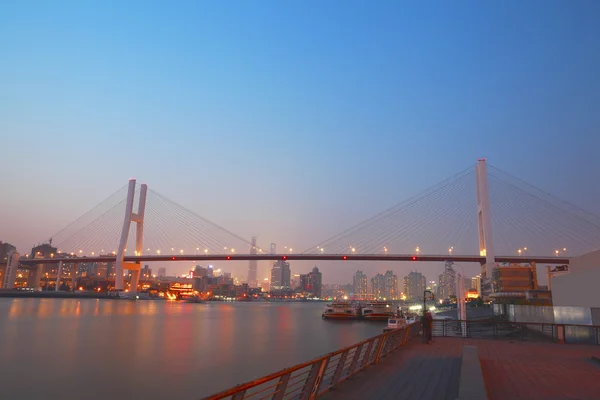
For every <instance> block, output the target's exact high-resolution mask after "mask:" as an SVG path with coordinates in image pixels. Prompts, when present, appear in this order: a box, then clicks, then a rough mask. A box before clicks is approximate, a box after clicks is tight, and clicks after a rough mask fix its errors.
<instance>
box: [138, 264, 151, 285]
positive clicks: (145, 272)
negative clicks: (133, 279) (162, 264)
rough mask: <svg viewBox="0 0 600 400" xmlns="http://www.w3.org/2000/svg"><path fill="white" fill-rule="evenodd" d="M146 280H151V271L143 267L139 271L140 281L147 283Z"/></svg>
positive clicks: (145, 266)
mask: <svg viewBox="0 0 600 400" xmlns="http://www.w3.org/2000/svg"><path fill="white" fill-rule="evenodd" d="M148 279H152V269H151V268H150V267H149V266H148V265H144V268H142V270H141V271H140V280H144V281H147V280H148Z"/></svg>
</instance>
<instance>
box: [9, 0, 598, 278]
mask: <svg viewBox="0 0 600 400" xmlns="http://www.w3.org/2000/svg"><path fill="white" fill-rule="evenodd" d="M598 20H600V4H599V3H598V2H595V1H577V2H566V1H528V2H518V1H506V2H496V3H490V2H475V1H459V2H452V3H450V2H429V3H427V4H413V3H410V2H400V1H390V2H386V1H378V2H374V3H367V2H360V1H329V2H316V1H302V2H300V1H284V2H281V1H272V2H270V1H255V2H242V1H230V2H217V1H202V2H197V1H190V2H185V1H179V2H175V3H172V4H170V3H167V2H159V1H154V2H150V1H139V2H135V1H126V2H117V1H114V2H110V1H102V2H92V1H89V2H78V1H73V2H59V1H56V2H43V3H41V2H25V1H18V2H17V1H15V2H9V1H4V2H2V5H0V48H1V49H2V51H1V53H0V88H1V90H0V138H1V143H2V156H1V157H2V168H1V171H2V173H1V174H0V187H2V196H1V197H0V240H3V241H8V242H11V243H14V244H16V245H17V246H18V247H19V248H24V250H27V247H29V246H31V245H32V244H34V243H36V242H38V241H41V240H43V239H44V238H46V237H47V236H49V235H51V234H53V233H55V232H57V231H59V230H60V229H61V228H62V227H63V226H65V225H66V224H67V223H68V222H70V221H72V220H74V219H75V218H77V217H78V216H79V215H81V214H83V213H84V212H86V211H87V210H88V209H90V208H91V207H93V206H94V205H95V204H97V203H99V202H100V201H102V200H103V199H104V198H105V197H106V196H108V195H109V194H110V193H112V192H114V191H115V190H116V189H117V188H119V187H121V186H122V185H123V184H125V183H126V182H127V179H128V178H130V177H132V176H135V177H137V178H138V179H139V180H141V181H144V182H147V183H148V184H149V185H150V186H151V187H152V188H153V189H154V190H156V191H158V192H160V193H163V194H166V195H168V196H169V197H170V198H172V199H173V200H175V201H177V202H179V203H181V204H182V205H184V206H186V207H188V208H190V209H193V210H194V211H196V212H198V213H199V214H201V215H202V216H204V217H206V218H208V219H210V220H213V221H215V222H217V223H219V224H220V225H223V226H226V227H227V228H228V229H230V230H232V231H234V232H236V233H238V234H240V235H242V236H246V237H249V236H250V235H251V234H260V235H261V236H260V238H261V239H259V242H260V241H262V243H260V244H261V245H262V246H267V245H268V242H270V241H273V242H277V243H278V245H280V246H283V245H289V246H294V247H297V248H307V247H309V246H311V245H313V244H315V242H316V241H319V240H321V239H326V238H327V237H329V236H331V235H332V234H334V233H336V232H338V231H340V230H343V229H344V228H346V227H348V226H350V225H353V224H354V223H356V222H359V221H361V220H363V219H365V218H367V217H369V216H370V215H372V214H374V213H376V212H378V211H380V210H382V209H384V208H387V207H388V206H390V205H392V204H395V203H397V202H399V201H401V200H403V199H405V198H407V197H409V196H411V195H414V194H416V193H418V192H420V191H421V190H423V189H425V188H427V187H429V186H431V185H433V184H435V183H436V182H438V181H440V180H442V179H444V178H446V177H448V176H449V175H452V174H453V173H454V172H458V171H460V170H462V169H464V168H466V167H468V166H470V165H473V164H474V163H475V162H476V160H477V158H480V157H486V158H487V159H488V160H489V161H490V163H492V164H493V165H495V166H497V167H499V168H501V169H503V170H505V171H507V172H510V173H512V174H514V175H517V176H519V177H521V178H522V179H524V180H525V181H528V182H530V183H532V184H534V185H536V186H538V187H540V188H542V189H544V190H547V191H549V192H551V193H553V194H555V195H558V196H559V197H562V198H565V199H567V200H569V201H571V202H573V203H575V204H577V205H580V206H582V207H584V208H586V209H588V210H590V211H593V212H595V213H597V214H600V206H599V204H600V185H598V184H597V182H599V181H600V179H599V178H600V167H599V166H598V161H597V159H598V157H597V149H598V148H599V145H600V133H599V127H600V76H599V73H598V71H600V40H599V39H598V38H600V24H598ZM22 251H23V250H22ZM23 252H25V251H23ZM177 268H180V269H185V268H187V267H183V266H181V267H177ZM236 268H238V267H236ZM245 268H246V266H245V265H242V266H239V270H240V271H243V270H245ZM265 268H266V267H265ZM308 268H309V267H308V266H307V267H306V269H307V270H308ZM383 268H384V267H383V266H374V267H372V272H375V271H376V270H378V269H383ZM402 268H404V267H402ZM402 268H400V269H398V273H399V275H403V274H404V273H406V271H408V269H406V268H405V269H402ZM322 269H323V270H324V271H323V272H324V274H325V280H326V281H327V280H330V281H332V280H336V279H337V280H340V281H346V280H349V279H350V276H351V274H352V272H353V271H350V270H349V269H348V268H347V267H343V266H339V265H332V266H326V268H325V267H324V268H322ZM423 269H424V270H425V272H426V274H428V275H433V274H434V273H435V271H437V269H439V266H427V267H423ZM334 278H335V279H334ZM428 278H429V276H428Z"/></svg>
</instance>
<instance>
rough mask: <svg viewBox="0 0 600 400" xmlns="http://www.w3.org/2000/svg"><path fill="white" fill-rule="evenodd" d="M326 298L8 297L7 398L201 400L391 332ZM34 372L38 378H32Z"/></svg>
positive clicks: (1, 358)
mask: <svg viewBox="0 0 600 400" xmlns="http://www.w3.org/2000/svg"><path fill="white" fill-rule="evenodd" d="M322 309H323V303H258V302H251V303H206V304H185V303H177V302H168V301H138V302H134V301H117V300H92V299H89V300H88V299H81V300H80V299H0V337H1V338H2V339H3V340H2V341H0V377H2V379H0V381H1V382H2V383H0V386H1V388H0V390H1V391H2V393H3V395H6V396H7V398H41V397H48V398H61V399H80V398H86V399H96V398H98V399H107V398H108V399H121V398H123V399H125V398H127V399H131V398H146V399H155V398H156V399H165V398H168V399H198V398H201V397H202V396H205V395H208V394H211V393H213V392H216V391H219V390H222V389H226V388H228V387H230V386H233V385H236V384H239V383H242V382H245V381H248V380H251V379H255V378H258V377H260V376H263V375H266V374H268V373H272V372H275V371H278V370H280V369H282V368H285V367H289V366H292V365H294V364H297V363H300V362H303V361H308V360H310V359H311V358H314V357H317V356H320V355H323V354H325V353H328V352H331V351H334V350H337V349H340V348H342V347H345V346H348V345H351V344H354V343H356V342H359V341H361V340H363V339H365V338H367V337H371V336H374V335H377V334H379V333H381V332H382V328H383V327H384V325H385V324H384V325H382V324H380V323H369V322H337V323H336V322H330V321H323V320H321V312H322ZM30 377H35V379H30Z"/></svg>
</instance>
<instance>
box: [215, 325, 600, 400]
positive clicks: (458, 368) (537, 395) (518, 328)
mask: <svg viewBox="0 0 600 400" xmlns="http://www.w3.org/2000/svg"><path fill="white" fill-rule="evenodd" d="M457 323H459V325H460V326H462V327H464V328H465V333H464V334H462V333H461V334H460V335H457V334H456V332H455V330H454V329H449V326H455V325H456V324H457ZM419 331H420V323H418V322H417V323H414V324H411V325H408V326H407V327H406V328H404V329H396V330H394V331H390V332H387V333H384V334H382V335H379V336H376V337H374V338H371V339H368V340H366V341H363V342H361V343H357V344H356V345H354V346H350V347H348V348H345V349H342V350H339V351H337V352H334V353H331V354H328V355H325V356H323V357H320V358H318V359H315V360H312V361H309V362H307V363H304V364H300V365H297V366H295V367H291V368H288V369H286V370H283V371H280V372H277V373H274V374H272V375H269V376H267V377H264V378H261V379H257V380H255V381H252V382H248V383H246V384H242V385H239V386H236V387H234V388H231V389H229V390H226V391H224V392H221V393H218V394H215V395H213V396H209V397H207V398H205V399H204V400H220V399H235V400H240V399H247V398H252V399H254V398H271V399H298V400H300V399H302V400H304V399H317V398H319V399H326V400H337V399H340V400H342V399H344V400H347V399H349V400H352V399H354V400H364V399H369V400H387V399H389V400H392V399H421V400H429V399H448V400H456V399H459V400H485V399H489V400H514V399H524V400H536V399H539V400H548V399H590V400H591V399H598V398H600V335H599V333H600V327H598V326H576V325H573V326H570V325H556V324H544V325H542V324H520V323H509V322H506V321H477V322H476V323H474V322H473V321H456V320H455V321H434V327H433V332H434V339H433V342H432V343H431V344H425V343H423V340H422V338H421V337H420V336H419ZM565 332H578V333H577V334H576V335H575V336H574V338H573V339H571V338H570V337H569V336H568V335H567V336H565ZM585 332H587V333H589V334H590V335H587V336H586V335H583V336H585V337H586V338H587V339H586V340H585V343H586V344H581V340H580V339H581V337H582V333H585ZM436 335H439V336H436ZM576 341H579V343H580V344H576V343H575V342H576Z"/></svg>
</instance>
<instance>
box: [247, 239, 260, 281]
mask: <svg viewBox="0 0 600 400" xmlns="http://www.w3.org/2000/svg"><path fill="white" fill-rule="evenodd" d="M250 254H251V255H256V236H253V237H252V247H250ZM257 270H258V261H257V260H250V262H249V263H248V286H249V287H251V288H256V287H258V279H257Z"/></svg>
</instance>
